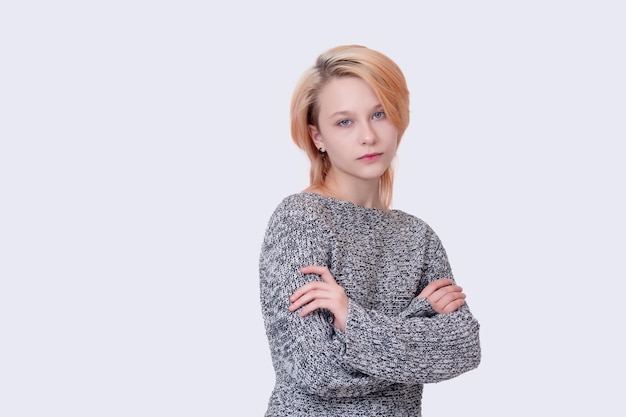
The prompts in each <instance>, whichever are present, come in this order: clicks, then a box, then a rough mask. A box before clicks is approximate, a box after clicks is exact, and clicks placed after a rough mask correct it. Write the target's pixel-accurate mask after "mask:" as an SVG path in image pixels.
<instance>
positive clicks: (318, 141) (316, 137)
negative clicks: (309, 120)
mask: <svg viewBox="0 0 626 417" xmlns="http://www.w3.org/2000/svg"><path fill="white" fill-rule="evenodd" d="M309 135H310V136H311V140H312V141H313V143H314V144H315V147H316V148H317V149H319V148H322V149H323V148H324V139H323V138H322V134H321V133H320V131H319V129H318V128H317V127H315V126H314V125H309Z"/></svg>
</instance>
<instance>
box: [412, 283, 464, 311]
mask: <svg viewBox="0 0 626 417" xmlns="http://www.w3.org/2000/svg"><path fill="white" fill-rule="evenodd" d="M418 297H421V298H427V299H428V302H429V303H430V305H431V306H432V307H433V309H434V310H435V311H436V312H437V313H439V314H446V313H451V312H453V311H456V310H457V309H458V308H459V307H461V306H462V305H463V304H465V294H464V293H463V288H461V287H459V286H458V285H454V282H453V281H452V280H451V279H449V278H443V279H438V280H436V281H433V282H430V283H429V284H428V285H427V286H426V288H424V290H423V291H422V292H421V293H420V294H419V295H418Z"/></svg>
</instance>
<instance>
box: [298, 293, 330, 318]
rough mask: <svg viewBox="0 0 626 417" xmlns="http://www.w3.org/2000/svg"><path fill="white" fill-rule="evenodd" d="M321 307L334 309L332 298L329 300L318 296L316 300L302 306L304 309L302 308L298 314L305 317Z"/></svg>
mask: <svg viewBox="0 0 626 417" xmlns="http://www.w3.org/2000/svg"><path fill="white" fill-rule="evenodd" d="M321 308H325V309H327V310H331V309H332V302H331V301H330V300H327V299H323V298H317V299H315V300H314V301H312V302H310V303H308V304H307V305H305V306H304V307H303V308H302V310H300V312H299V313H298V315H299V316H300V317H304V316H306V315H308V314H310V313H312V312H314V311H315V310H319V309H321Z"/></svg>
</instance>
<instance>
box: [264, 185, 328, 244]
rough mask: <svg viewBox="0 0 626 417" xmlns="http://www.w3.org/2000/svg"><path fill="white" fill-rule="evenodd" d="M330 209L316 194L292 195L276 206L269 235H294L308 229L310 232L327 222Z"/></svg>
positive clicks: (268, 231) (268, 227)
mask: <svg viewBox="0 0 626 417" xmlns="http://www.w3.org/2000/svg"><path fill="white" fill-rule="evenodd" d="M327 215H328V209H327V208H326V207H325V206H324V203H323V201H322V200H321V199H320V198H317V195H316V194H311V193H297V194H291V195H289V196H287V197H285V198H283V200H282V201H281V202H280V203H279V204H278V205H277V206H276V208H275V209H274V211H273V212H272V215H271V217H270V219H269V222H268V225H267V234H275V233H280V232H283V233H289V232H291V233H294V232H295V231H296V230H303V229H306V230H308V231H309V232H310V231H312V229H316V228H317V227H316V225H318V226H319V225H320V224H321V223H324V222H325V220H324V219H325V218H326V217H327Z"/></svg>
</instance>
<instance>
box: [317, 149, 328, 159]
mask: <svg viewBox="0 0 626 417" xmlns="http://www.w3.org/2000/svg"><path fill="white" fill-rule="evenodd" d="M318 152H319V153H320V155H322V162H325V161H326V151H325V150H324V149H322V148H321V147H320V148H319V149H318Z"/></svg>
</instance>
